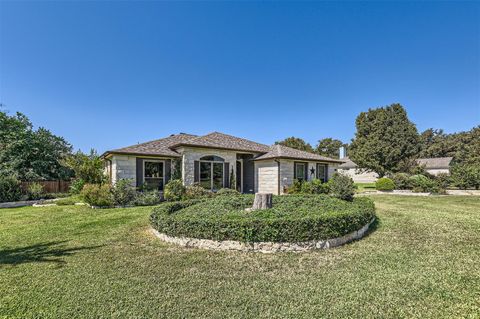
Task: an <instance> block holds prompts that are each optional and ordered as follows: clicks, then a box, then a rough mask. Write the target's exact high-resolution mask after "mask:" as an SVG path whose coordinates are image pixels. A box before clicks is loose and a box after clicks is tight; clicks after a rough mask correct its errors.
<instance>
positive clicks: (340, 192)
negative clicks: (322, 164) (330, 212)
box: [328, 173, 355, 201]
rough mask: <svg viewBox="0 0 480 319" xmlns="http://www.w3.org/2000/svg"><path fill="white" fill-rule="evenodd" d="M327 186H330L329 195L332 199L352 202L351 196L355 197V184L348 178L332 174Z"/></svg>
mask: <svg viewBox="0 0 480 319" xmlns="http://www.w3.org/2000/svg"><path fill="white" fill-rule="evenodd" d="M328 184H329V185H330V193H331V194H332V196H333V197H336V198H340V199H343V200H347V201H351V200H353V195H355V184H354V183H353V180H352V179H351V178H350V177H348V176H345V175H342V174H339V173H335V174H333V177H332V179H330V181H328Z"/></svg>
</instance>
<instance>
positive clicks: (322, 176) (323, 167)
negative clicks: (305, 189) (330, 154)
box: [317, 164, 328, 183]
mask: <svg viewBox="0 0 480 319" xmlns="http://www.w3.org/2000/svg"><path fill="white" fill-rule="evenodd" d="M327 172H328V165H327V164H317V178H318V179H319V180H321V181H322V182H323V183H325V182H326V181H327Z"/></svg>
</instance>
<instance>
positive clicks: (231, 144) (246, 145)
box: [172, 132, 270, 153]
mask: <svg viewBox="0 0 480 319" xmlns="http://www.w3.org/2000/svg"><path fill="white" fill-rule="evenodd" d="M180 146H193V147H207V148H220V149H228V150H236V151H246V152H256V153H266V152H268V151H269V149H270V148H269V146H268V145H265V144H260V143H257V142H253V141H249V140H247V139H244V138H240V137H235V136H232V135H228V134H223V133H219V132H212V133H209V134H207V135H203V136H198V137H196V138H193V139H190V140H185V141H181V142H179V143H177V144H175V145H172V148H177V147H180Z"/></svg>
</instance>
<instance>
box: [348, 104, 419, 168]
mask: <svg viewBox="0 0 480 319" xmlns="http://www.w3.org/2000/svg"><path fill="white" fill-rule="evenodd" d="M355 123H356V127H357V131H356V133H355V138H354V139H353V140H352V143H351V145H350V147H349V152H350V153H349V156H350V158H351V159H352V161H354V162H355V163H356V164H357V165H358V166H359V167H361V168H364V169H366V170H369V171H373V172H376V173H377V174H378V175H379V176H380V177H382V176H385V175H386V174H387V173H395V172H398V171H400V170H401V167H402V162H404V161H406V160H409V159H411V158H412V157H413V156H416V155H417V154H418V153H419V151H420V143H419V142H420V138H419V134H418V132H417V128H416V127H415V124H413V123H412V122H411V121H410V120H409V119H408V116H407V112H406V111H405V109H404V108H403V106H401V105H400V104H392V105H390V106H385V107H381V108H377V109H369V110H368V111H367V112H362V113H360V115H359V116H358V117H357V119H356V121H355Z"/></svg>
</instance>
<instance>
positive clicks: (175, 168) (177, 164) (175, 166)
mask: <svg viewBox="0 0 480 319" xmlns="http://www.w3.org/2000/svg"><path fill="white" fill-rule="evenodd" d="M172 179H182V160H181V159H179V158H176V159H173V160H172Z"/></svg>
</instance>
